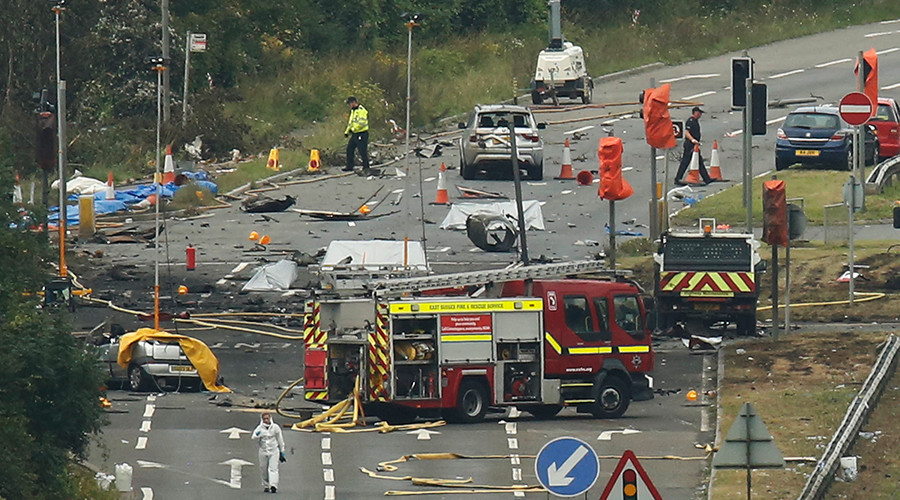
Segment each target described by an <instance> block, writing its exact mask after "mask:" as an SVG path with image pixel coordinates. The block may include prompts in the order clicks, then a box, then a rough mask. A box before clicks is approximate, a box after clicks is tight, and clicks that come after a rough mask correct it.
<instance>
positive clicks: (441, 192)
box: [432, 162, 450, 205]
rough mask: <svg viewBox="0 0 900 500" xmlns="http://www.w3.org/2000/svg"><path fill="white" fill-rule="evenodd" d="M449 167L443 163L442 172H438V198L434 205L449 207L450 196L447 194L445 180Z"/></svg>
mask: <svg viewBox="0 0 900 500" xmlns="http://www.w3.org/2000/svg"><path fill="white" fill-rule="evenodd" d="M446 173H447V166H446V165H444V163H443V162H441V171H440V172H438V185H437V196H436V197H435V199H434V203H432V205H449V204H450V196H449V195H448V194H447V181H446V179H445V176H446Z"/></svg>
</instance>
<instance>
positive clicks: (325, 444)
mask: <svg viewBox="0 0 900 500" xmlns="http://www.w3.org/2000/svg"><path fill="white" fill-rule="evenodd" d="M322 449H323V450H330V449H331V438H330V437H327V438H322Z"/></svg>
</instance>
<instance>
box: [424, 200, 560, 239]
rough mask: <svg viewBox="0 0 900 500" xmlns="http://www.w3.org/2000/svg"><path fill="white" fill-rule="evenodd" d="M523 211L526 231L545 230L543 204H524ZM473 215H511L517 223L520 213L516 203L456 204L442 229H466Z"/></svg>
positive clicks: (530, 202) (451, 208) (531, 202)
mask: <svg viewBox="0 0 900 500" xmlns="http://www.w3.org/2000/svg"><path fill="white" fill-rule="evenodd" d="M522 210H524V211H525V229H526V230H527V229H537V230H538V231H543V230H544V214H543V212H541V203H540V202H539V201H537V200H526V201H523V202H522ZM473 213H486V214H491V215H510V216H512V217H513V220H515V221H517V222H516V225H517V226H518V217H519V211H518V210H516V202H515V201H499V202H496V203H454V204H453V206H452V207H450V213H448V214H447V217H445V218H444V222H441V229H455V230H457V231H463V230H465V229H466V219H467V218H468V217H469V215H471V214H473Z"/></svg>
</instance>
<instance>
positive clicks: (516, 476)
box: [512, 468, 522, 481]
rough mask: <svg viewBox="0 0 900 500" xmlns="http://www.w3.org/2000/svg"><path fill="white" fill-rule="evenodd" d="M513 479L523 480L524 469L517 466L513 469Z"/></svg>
mask: <svg viewBox="0 0 900 500" xmlns="http://www.w3.org/2000/svg"><path fill="white" fill-rule="evenodd" d="M512 479H513V481H521V480H522V469H519V468H515V469H513V470H512Z"/></svg>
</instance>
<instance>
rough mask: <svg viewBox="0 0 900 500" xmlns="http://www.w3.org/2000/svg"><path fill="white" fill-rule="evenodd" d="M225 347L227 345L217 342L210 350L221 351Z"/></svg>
mask: <svg viewBox="0 0 900 500" xmlns="http://www.w3.org/2000/svg"><path fill="white" fill-rule="evenodd" d="M223 347H225V344H224V343H222V342H216V343H215V344H213V345H211V346H209V348H210V349H221V348H223Z"/></svg>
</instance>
